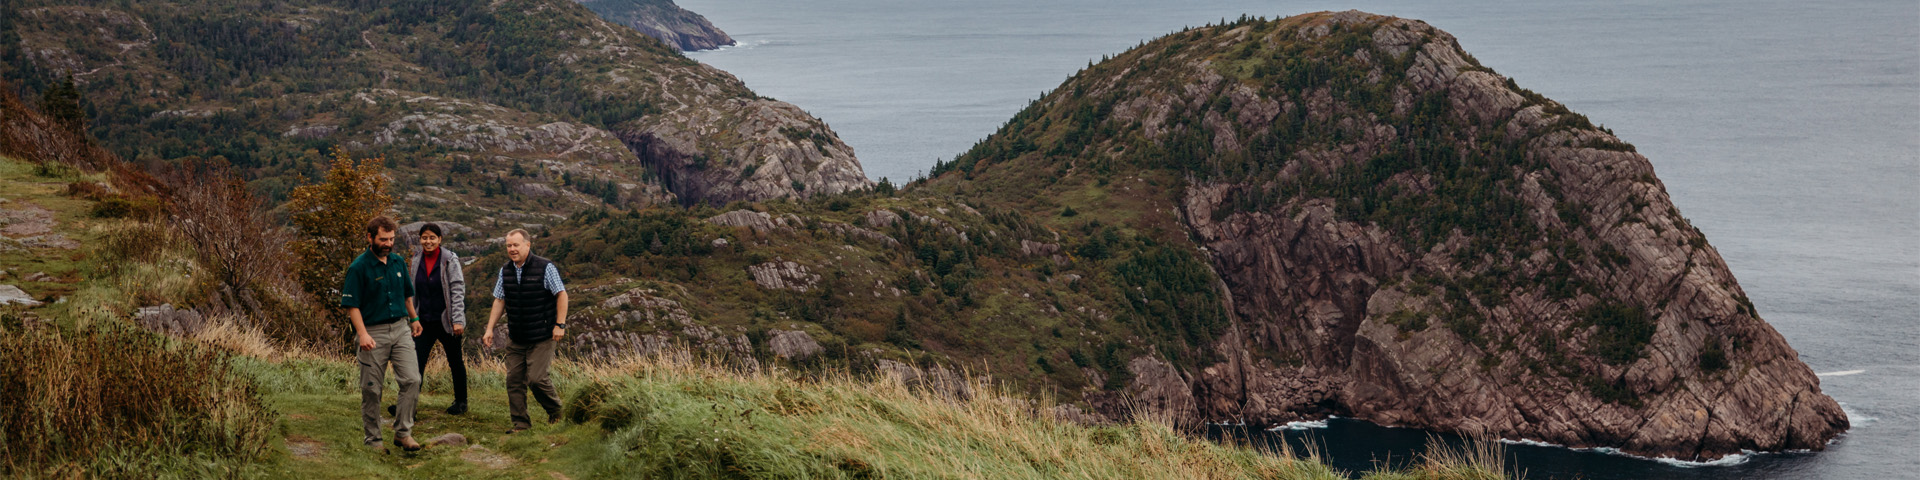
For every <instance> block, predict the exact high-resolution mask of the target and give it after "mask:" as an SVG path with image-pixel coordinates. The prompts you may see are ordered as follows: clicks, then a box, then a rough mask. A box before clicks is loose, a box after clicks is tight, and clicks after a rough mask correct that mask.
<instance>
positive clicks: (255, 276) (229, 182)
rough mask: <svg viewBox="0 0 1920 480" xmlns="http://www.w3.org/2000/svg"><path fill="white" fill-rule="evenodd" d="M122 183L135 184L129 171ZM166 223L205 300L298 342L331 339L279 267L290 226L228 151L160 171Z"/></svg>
mask: <svg viewBox="0 0 1920 480" xmlns="http://www.w3.org/2000/svg"><path fill="white" fill-rule="evenodd" d="M129 178H130V180H129V181H123V182H120V183H122V184H123V185H137V184H136V183H135V182H134V181H133V180H138V179H137V178H132V177H129ZM158 181H159V182H161V185H162V186H163V187H162V188H164V189H165V190H166V191H167V193H168V195H167V214H168V219H169V222H168V223H169V225H171V226H172V227H173V228H174V230H175V231H177V232H179V233H180V235H181V236H182V237H184V238H185V239H187V240H188V241H189V242H191V243H192V245H193V248H194V252H195V253H196V254H197V256H198V260H199V263H200V266H201V271H204V272H206V273H207V275H201V276H200V278H199V280H200V288H201V292H202V294H203V295H204V296H205V298H204V300H205V301H206V306H207V307H210V308H212V309H213V310H214V311H215V312H219V313H235V314H239V315H240V316H241V317H242V318H247V319H250V320H251V321H252V322H253V323H254V324H255V325H257V326H260V327H262V328H263V329H264V330H266V331H267V333H268V334H269V335H272V336H273V337H274V338H278V339H281V340H289V341H294V342H300V343H309V342H319V341H326V340H329V339H330V338H331V337H330V334H329V332H330V331H331V329H330V328H329V325H327V324H325V323H324V322H316V321H314V320H316V319H315V318H313V315H312V312H313V310H312V309H311V307H310V302H311V299H310V298H309V297H308V296H307V294H306V292H304V291H303V290H304V289H302V288H300V285H298V284H297V283H295V282H294V279H291V278H288V277H287V276H286V275H285V274H284V272H285V271H286V269H287V268H288V267H290V266H292V265H293V264H294V263H295V262H293V261H290V260H291V258H290V257H291V255H289V254H288V248H287V243H288V240H289V238H288V237H289V235H288V232H287V231H286V229H285V228H283V227H282V226H281V225H279V222H277V221H275V220H274V219H273V215H271V214H269V213H268V212H267V210H266V208H265V206H264V205H263V204H262V203H261V202H260V199H259V197H256V196H254V194H253V190H252V189H250V188H248V187H247V184H246V182H243V181H241V180H240V178H239V177H238V176H236V175H234V173H233V170H232V168H231V167H230V166H228V164H227V162H226V159H224V158H221V157H214V158H213V159H212V160H201V159H199V158H195V157H187V158H185V159H182V160H180V161H179V162H178V163H176V164H175V165H174V166H172V167H171V168H168V169H166V170H164V171H162V172H161V173H160V176H159V178H158Z"/></svg>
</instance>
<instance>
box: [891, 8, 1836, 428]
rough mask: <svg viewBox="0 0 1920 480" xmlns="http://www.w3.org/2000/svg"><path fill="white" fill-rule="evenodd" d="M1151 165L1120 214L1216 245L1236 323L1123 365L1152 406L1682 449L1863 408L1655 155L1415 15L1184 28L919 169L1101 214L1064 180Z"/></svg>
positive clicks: (1226, 416) (1122, 178)
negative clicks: (1728, 259) (1701, 221)
mask: <svg viewBox="0 0 1920 480" xmlns="http://www.w3.org/2000/svg"><path fill="white" fill-rule="evenodd" d="M1034 172H1044V173H1043V174H1039V175H1036V174H1035V173H1034ZM1156 172H1159V173H1158V174H1161V175H1165V174H1168V173H1171V174H1172V175H1171V176H1174V177H1175V178H1180V179H1181V180H1180V181H1178V182H1177V183H1175V184H1174V185H1172V186H1169V187H1168V188H1167V189H1165V190H1164V194H1160V195H1150V196H1149V197H1148V198H1150V199H1151V201H1150V202H1149V203H1148V204H1146V205H1144V208H1140V207H1134V209H1133V213H1135V214H1137V215H1133V217H1134V218H1128V219H1125V220H1123V221H1124V222H1125V225H1126V227H1127V228H1129V229H1133V230H1137V231H1146V232H1153V231H1163V232H1182V233H1167V234H1163V235H1161V236H1160V237H1161V238H1162V239H1164V240H1166V241H1168V242H1172V243H1176V244H1180V245H1181V246H1182V248H1184V249H1190V250H1191V251H1194V252H1196V253H1197V254H1198V255H1203V256H1204V258H1205V259H1206V262H1207V263H1208V265H1209V266H1210V267H1211V270H1212V274H1213V275H1217V278H1218V281H1219V285H1220V287H1221V289H1222V290H1223V292H1222V295H1221V300H1220V302H1221V304H1222V305H1224V307H1225V309H1226V310H1227V314H1226V317H1227V321H1228V322H1229V323H1228V325H1227V326H1226V327H1225V328H1222V329H1219V331H1220V334H1218V335H1217V336H1212V337H1208V338H1210V340H1208V341H1207V342H1205V343H1203V344H1197V345H1195V346H1194V347H1193V348H1191V349H1189V350H1187V351H1184V352H1167V351H1165V350H1161V351H1159V352H1158V354H1148V355H1145V356H1141V357H1137V358H1134V359H1133V360H1132V361H1130V362H1129V365H1128V370H1129V372H1131V373H1132V376H1133V381H1132V383H1131V384H1129V385H1128V386H1127V387H1126V388H1125V389H1124V391H1125V392H1127V393H1130V394H1131V395H1132V396H1134V397H1136V398H1137V399H1139V401H1141V402H1144V403H1146V404H1149V405H1153V406H1158V407H1161V408H1165V409H1168V410H1172V411H1174V412H1176V414H1180V415H1187V416H1190V417H1192V418H1201V419H1206V420H1212V421H1238V420H1244V421H1249V422H1259V423H1276V422H1283V421H1289V420H1295V419H1300V418H1307V417H1321V416H1325V415H1329V414H1337V415H1341V416H1349V417H1355V418H1361V419H1365V420H1369V421H1373V422H1376V423H1380V424H1384V425H1403V426H1413V427H1423V428H1431V429H1436V430H1442V431H1451V432H1458V433H1463V434H1489V435H1496V436H1500V437H1504V438H1529V439H1535V440H1543V441H1547V442H1553V443H1559V444H1565V445H1572V446H1611V447H1619V448H1621V449H1623V450H1625V451H1628V452H1632V453H1635V454H1641V455H1653V456H1670V457H1676V458H1682V459H1704V458H1715V457H1719V456H1721V455H1725V454H1729V453H1736V452H1738V451H1740V450H1742V449H1752V450H1763V451H1778V450H1791V449H1820V448H1822V447H1823V446H1824V445H1825V444H1826V442H1827V441H1828V440H1830V439H1832V438H1833V437H1834V436H1835V435H1838V434H1839V433H1840V432H1842V431H1845V430H1846V428H1847V426H1848V422H1847V419H1846V416H1845V415H1844V414H1842V413H1841V411H1840V408H1839V406H1838V404H1837V403H1835V402H1834V400H1833V399H1832V398H1829V397H1827V396H1826V395H1824V394H1822V393H1821V392H1820V387H1819V380H1818V379H1817V378H1816V377H1815V376H1814V375H1813V372H1812V371H1811V370H1810V369H1809V368H1808V367H1807V366H1806V365H1805V364H1803V363H1801V362H1800V361H1799V359H1798V357H1797V354H1796V353H1795V352H1794V350H1793V348H1792V347H1790V346H1788V345H1787V343H1786V342H1785V340H1784V339H1783V338H1782V337H1781V336H1780V335H1779V334H1778V333H1777V332H1775V331H1774V330H1773V328H1771V327H1770V326H1768V325H1767V324H1766V323H1765V322H1764V321H1763V320H1761V318H1760V317H1759V316H1758V313H1757V312H1755V311H1754V309H1753V307H1752V304H1751V303H1750V302H1749V301H1748V300H1747V298H1746V296H1745V294H1744V293H1743V292H1742V290H1741V289H1740V286H1739V283H1738V282H1737V281H1735V279H1734V278H1733V275H1732V274H1731V273H1730V272H1729V271H1728V269H1727V266H1726V263H1725V261H1723V260H1722V259H1721V258H1720V255H1719V254H1718V252H1717V251H1715V249H1714V248H1713V247H1712V245H1710V244H1709V243H1708V242H1707V241H1706V238H1705V237H1704V236H1703V235H1702V234H1701V233H1700V232H1699V231H1698V230H1697V229H1695V228H1693V227H1692V226H1691V225H1690V224H1689V223H1688V222H1687V220H1686V219H1685V218H1683V217H1682V216H1681V215H1680V214H1679V212H1678V211H1677V210H1676V209H1675V208H1674V206H1673V204H1672V202H1671V201H1670V199H1669V198H1668V196H1667V193H1666V188H1665V186H1664V185H1663V184H1662V183H1661V182H1660V181H1659V179H1658V178H1657V177H1655V176H1654V171H1653V166H1652V164H1651V162H1650V161H1649V160H1648V159H1647V158H1646V157H1644V156H1641V155H1640V154H1638V153H1636V152H1635V151H1634V149H1633V147H1632V146H1631V145H1629V144H1627V143H1625V142H1623V141H1621V140H1620V139H1619V138H1616V137H1615V136H1614V135H1613V134H1612V133H1611V132H1610V131H1608V130H1606V129H1604V128H1600V127H1597V126H1594V125H1593V124H1591V122H1589V121H1588V120H1587V119H1586V118H1585V117H1582V116H1580V115H1578V114H1576V113H1573V112H1570V111H1568V110H1567V109H1566V107H1564V106H1563V105H1561V104H1559V103H1556V102H1553V101H1552V100H1549V99H1546V98H1544V97H1542V96H1540V95H1538V94H1536V93H1534V92H1531V91H1528V90H1525V89H1522V88H1519V87H1518V86H1517V85H1515V84H1514V83H1513V82H1512V81H1511V80H1509V79H1506V78H1504V77H1501V76H1500V75H1498V74H1497V73H1495V72H1494V71H1493V70H1492V69H1490V68H1487V67H1485V66H1482V65H1480V64H1479V63H1478V62H1477V61H1476V60H1474V59H1473V57H1472V56H1470V55H1468V54H1467V53H1466V52H1464V51H1462V50H1461V49H1460V47H1459V45H1458V43H1457V42H1456V41H1455V40H1454V38H1453V37H1452V36H1451V35H1448V34H1447V33H1445V32H1443V31H1440V30H1438V29H1435V28H1433V27H1431V26H1429V25H1427V24H1425V23H1423V22H1419V21H1414V20H1405V19H1398V18H1391V17H1382V16H1375V15H1370V14H1365V13H1360V12H1353V11H1349V12H1341V13H1318V14H1310V15H1302V16H1298V17H1292V18H1287V19H1282V20H1275V21H1265V20H1259V19H1247V18H1243V19H1241V20H1240V21H1238V22H1234V23H1230V24H1226V25H1221V26H1211V27H1207V28H1199V29H1192V30H1188V31H1184V32H1180V33H1175V34H1172V35H1169V36H1167V37H1164V38H1161V39H1159V40H1155V41H1153V42H1149V43H1146V44H1144V45H1142V46H1140V47H1137V48H1135V49H1133V50H1131V51H1129V52H1126V53H1124V54H1121V55H1119V56H1118V57H1116V58H1113V59H1111V60H1107V61H1104V62H1102V63H1100V64H1097V65H1094V66H1092V67H1091V68H1089V69H1087V70H1084V71H1082V72H1080V73H1079V74H1078V75H1076V76H1074V77H1073V78H1071V79H1070V80H1068V81H1067V82H1066V83H1065V84H1063V85H1061V86H1060V88H1058V89H1056V90H1055V91H1054V92H1053V93H1051V94H1049V95H1047V96H1046V97H1044V98H1042V99H1040V100H1038V101H1036V102H1035V104H1034V105H1033V106H1031V107H1029V108H1028V109H1027V110H1026V111H1023V112H1021V113H1020V114H1019V115H1016V116H1015V117H1014V119H1013V120H1011V121H1009V123H1008V124H1007V126H1005V127H1004V128H1003V129H1002V130H1001V131H1000V132H998V133H996V134H995V135H994V136H992V137H989V138H987V139H986V140H983V141H982V142H981V143H980V144H979V145H977V146H976V147H975V148H974V149H973V150H971V151H970V152H968V153H967V154H965V155H962V156H960V157H959V158H957V159H956V160H955V161H954V162H952V163H947V164H943V165H941V166H940V167H939V168H937V169H936V174H938V175H939V176H938V177H936V178H935V179H933V180H932V181H930V182H929V186H930V187H932V188H934V189H936V190H940V191H948V192H955V193H956V194H961V193H970V194H975V195H981V196H984V197H986V198H988V199H990V200H992V201H993V202H997V203H1000V204H1003V205H1010V206H1012V207H1014V208H1020V209H1024V210H1027V211H1029V212H1035V213H1041V212H1052V211H1059V210H1060V209H1061V208H1062V206H1063V205H1064V207H1065V209H1066V210H1070V211H1082V212H1086V211H1095V210H1099V209H1105V208H1111V204H1112V202H1111V201H1100V202H1076V201H1074V200H1073V199H1078V198H1098V197H1097V196H1095V195H1093V192H1110V191H1111V189H1112V186H1113V185H1116V184H1119V185H1125V184H1126V183H1125V182H1128V181H1129V180H1130V179H1131V178H1133V177H1134V176H1144V175H1154V174H1156ZM1143 193H1144V192H1143ZM1076 203H1078V204H1076ZM1151 212H1164V213H1165V214H1162V215H1149V214H1148V213H1151ZM1170 353H1171V355H1170ZM1091 398H1092V399H1093V400H1094V403H1095V405H1096V406H1100V405H1106V406H1107V407H1108V409H1109V410H1110V411H1111V410H1114V409H1115V407H1114V403H1113V402H1112V401H1111V399H1112V398H1114V397H1112V396H1110V394H1096V395H1094V396H1093V397H1091Z"/></svg>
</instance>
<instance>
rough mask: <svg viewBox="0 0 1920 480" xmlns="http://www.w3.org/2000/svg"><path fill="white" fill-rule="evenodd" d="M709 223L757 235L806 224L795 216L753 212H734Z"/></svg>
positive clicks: (709, 220)
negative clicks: (736, 228)
mask: <svg viewBox="0 0 1920 480" xmlns="http://www.w3.org/2000/svg"><path fill="white" fill-rule="evenodd" d="M707 223H711V224H714V225H719V226H723V227H745V228H747V229H749V230H753V231H754V232H755V233H770V232H775V231H789V230H792V229H793V227H796V226H799V225H801V224H804V223H806V222H805V221H802V220H801V219H800V217H798V216H795V215H793V214H786V215H781V216H779V217H774V216H773V215H769V214H767V213H766V212H756V211H752V210H734V211H731V212H727V213H722V214H719V215H714V216H712V217H708V218H707Z"/></svg>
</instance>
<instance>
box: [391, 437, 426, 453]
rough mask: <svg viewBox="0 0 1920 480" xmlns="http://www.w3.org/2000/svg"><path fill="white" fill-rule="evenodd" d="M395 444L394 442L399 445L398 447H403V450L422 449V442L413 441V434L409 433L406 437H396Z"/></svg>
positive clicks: (413, 450) (414, 450) (415, 450)
mask: <svg viewBox="0 0 1920 480" xmlns="http://www.w3.org/2000/svg"><path fill="white" fill-rule="evenodd" d="M393 444H394V445H395V446H398V447H400V449H402V450H406V451H409V452H418V451H420V442H416V441H413V436H411V435H409V436H405V437H400V438H395V439H393Z"/></svg>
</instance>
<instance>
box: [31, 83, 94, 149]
mask: <svg viewBox="0 0 1920 480" xmlns="http://www.w3.org/2000/svg"><path fill="white" fill-rule="evenodd" d="M80 101H81V97H80V87H79V86H77V85H75V84H74V83H73V76H71V75H69V76H67V78H66V79H65V80H62V81H61V82H59V83H55V84H53V86H52V87H50V88H47V91H46V92H44V93H42V94H41V95H40V111H41V112H43V113H44V114H45V115H46V116H47V119H49V120H53V122H54V124H56V125H59V126H60V127H61V128H65V129H67V132H68V133H72V134H73V135H74V136H75V137H77V138H79V139H81V140H82V141H85V140H86V138H87V110H86V107H83V106H81V104H80Z"/></svg>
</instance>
